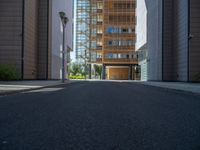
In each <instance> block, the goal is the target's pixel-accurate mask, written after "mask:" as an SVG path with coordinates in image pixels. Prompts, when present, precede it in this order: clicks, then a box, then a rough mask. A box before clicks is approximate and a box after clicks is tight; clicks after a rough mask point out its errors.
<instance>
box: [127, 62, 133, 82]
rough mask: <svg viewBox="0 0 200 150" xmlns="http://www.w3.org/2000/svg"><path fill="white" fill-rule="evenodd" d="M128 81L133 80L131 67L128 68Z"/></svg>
mask: <svg viewBox="0 0 200 150" xmlns="http://www.w3.org/2000/svg"><path fill="white" fill-rule="evenodd" d="M128 79H129V80H133V66H132V65H130V66H129V78H128Z"/></svg>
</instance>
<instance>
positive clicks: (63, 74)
mask: <svg viewBox="0 0 200 150" xmlns="http://www.w3.org/2000/svg"><path fill="white" fill-rule="evenodd" d="M64 82H65V25H64V24H63V50H62V83H64Z"/></svg>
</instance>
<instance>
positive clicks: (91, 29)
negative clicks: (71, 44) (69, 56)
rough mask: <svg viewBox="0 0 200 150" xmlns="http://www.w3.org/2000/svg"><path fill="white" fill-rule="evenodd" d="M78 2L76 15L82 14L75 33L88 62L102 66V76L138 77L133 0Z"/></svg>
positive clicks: (121, 78) (124, 78) (113, 77)
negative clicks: (77, 30)
mask: <svg viewBox="0 0 200 150" xmlns="http://www.w3.org/2000/svg"><path fill="white" fill-rule="evenodd" d="M77 1H79V2H77V4H79V3H80V5H78V6H79V9H78V10H77V14H78V15H79V16H82V19H79V20H78V21H79V23H80V22H81V23H82V25H81V27H82V28H81V27H80V26H79V27H78V29H79V30H80V31H79V32H78V34H79V36H77V37H80V39H81V41H80V42H78V43H77V44H78V46H81V47H82V54H83V55H84V56H85V57H86V58H87V60H88V63H89V64H91V65H92V64H99V65H102V66H103V72H102V78H103V79H111V80H128V79H137V78H138V75H137V74H136V73H137V71H138V69H137V55H136V54H135V0H109V1H108V0H90V1H87V0H77ZM83 1H84V2H85V3H84V2H83ZM83 3H84V4H87V6H88V7H84V6H86V5H83ZM81 4H82V6H81ZM77 8H78V7H77ZM84 17H86V18H87V19H83V18H84ZM77 18H80V17H78V16H77ZM78 21H77V24H79V23H78ZM80 35H81V36H80ZM83 36H84V38H85V39H84V40H83V39H82V37H83ZM79 50H81V49H79V48H78V49H77V51H79Z"/></svg>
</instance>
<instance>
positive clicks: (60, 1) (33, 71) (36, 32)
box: [0, 0, 72, 79]
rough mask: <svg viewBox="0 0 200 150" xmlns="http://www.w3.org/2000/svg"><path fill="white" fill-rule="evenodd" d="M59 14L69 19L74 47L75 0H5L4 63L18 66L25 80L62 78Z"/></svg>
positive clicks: (0, 38) (1, 16) (1, 20)
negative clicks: (73, 15)
mask: <svg viewBox="0 0 200 150" xmlns="http://www.w3.org/2000/svg"><path fill="white" fill-rule="evenodd" d="M59 11H64V12H65V13H66V16H67V17H68V19H69V22H68V23H67V27H66V30H67V35H66V40H67V42H66V48H67V47H71V48H72V0H1V2H0V64H5V65H11V66H14V67H15V68H16V69H17V71H18V73H19V74H20V76H21V78H22V79H59V78H60V77H61V67H62V65H61V64H62V63H61V59H62V57H61V56H62V55H61V51H62V34H63V29H62V26H61V20H60V18H59ZM66 53H67V49H66Z"/></svg>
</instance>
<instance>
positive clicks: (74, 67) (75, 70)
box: [70, 63, 82, 76]
mask: <svg viewBox="0 0 200 150" xmlns="http://www.w3.org/2000/svg"><path fill="white" fill-rule="evenodd" d="M81 72H82V67H81V65H80V64H77V63H71V67H70V73H71V74H72V75H73V76H76V75H79V74H81Z"/></svg>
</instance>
